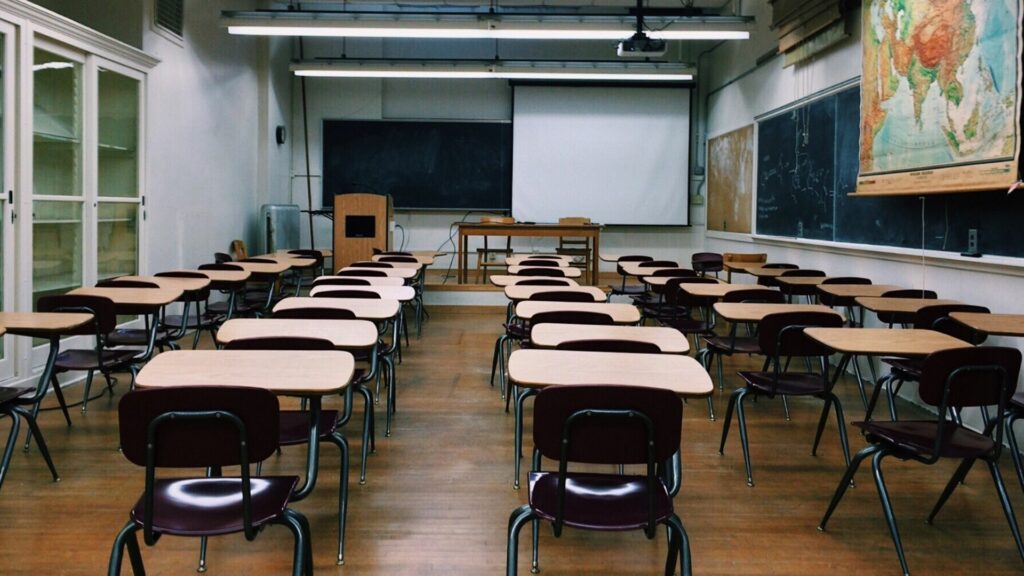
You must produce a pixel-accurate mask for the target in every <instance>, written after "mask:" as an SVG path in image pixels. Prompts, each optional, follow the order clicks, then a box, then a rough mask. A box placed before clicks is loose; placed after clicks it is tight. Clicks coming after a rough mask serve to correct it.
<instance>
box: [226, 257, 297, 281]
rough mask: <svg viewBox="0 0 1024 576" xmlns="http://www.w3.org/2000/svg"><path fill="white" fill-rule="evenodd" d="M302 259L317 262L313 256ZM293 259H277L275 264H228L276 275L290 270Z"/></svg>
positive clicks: (257, 272)
mask: <svg viewBox="0 0 1024 576" xmlns="http://www.w3.org/2000/svg"><path fill="white" fill-rule="evenodd" d="M301 260H303V261H307V262H313V263H315V262H316V260H313V259H311V258H302V259H301ZM291 261H292V259H289V260H284V259H277V260H276V261H275V262H274V263H273V264H271V263H269V262H228V264H231V265H233V266H238V267H240V268H242V269H243V270H246V271H248V272H251V273H253V274H254V275H255V274H264V275H268V276H274V277H276V276H278V275H280V274H281V273H282V272H284V271H285V270H288V269H289V268H291V267H292V265H291V264H290V262H291ZM310 265H312V264H310Z"/></svg>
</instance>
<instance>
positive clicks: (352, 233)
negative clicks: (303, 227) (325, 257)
mask: <svg viewBox="0 0 1024 576" xmlns="http://www.w3.org/2000/svg"><path fill="white" fill-rule="evenodd" d="M393 219H394V209H393V208H392V206H391V196H382V195H380V194H338V195H336V196H335V197H334V268H335V270H338V269H341V268H344V267H345V266H348V265H349V264H351V263H353V262H356V261H359V260H369V259H370V257H371V256H373V249H374V248H377V249H379V250H384V251H386V250H390V249H391V231H390V229H391V221H392V220H393Z"/></svg>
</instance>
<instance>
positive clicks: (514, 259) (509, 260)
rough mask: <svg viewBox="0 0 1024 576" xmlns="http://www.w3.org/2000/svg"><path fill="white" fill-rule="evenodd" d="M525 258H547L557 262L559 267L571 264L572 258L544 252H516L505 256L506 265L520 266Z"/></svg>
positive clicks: (549, 260) (566, 266)
mask: <svg viewBox="0 0 1024 576" xmlns="http://www.w3.org/2000/svg"><path fill="white" fill-rule="evenodd" d="M525 260H547V261H548V262H554V263H556V264H558V267H559V268H568V267H569V266H570V265H571V264H572V258H571V257H568V256H552V255H545V254H516V255H514V256H506V257H505V265H506V266H520V265H522V263H523V261H525Z"/></svg>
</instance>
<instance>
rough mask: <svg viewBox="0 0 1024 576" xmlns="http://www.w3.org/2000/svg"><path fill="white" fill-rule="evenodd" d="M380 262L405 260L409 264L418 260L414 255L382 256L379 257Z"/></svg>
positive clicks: (416, 262)
mask: <svg viewBox="0 0 1024 576" xmlns="http://www.w3.org/2000/svg"><path fill="white" fill-rule="evenodd" d="M377 261H378V262H405V263H407V264H418V263H419V260H417V259H416V258H415V257H413V256H381V257H380V258H378V259H377Z"/></svg>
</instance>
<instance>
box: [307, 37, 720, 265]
mask: <svg viewBox="0 0 1024 576" xmlns="http://www.w3.org/2000/svg"><path fill="white" fill-rule="evenodd" d="M551 49H553V47H552V46H547V45H532V46H531V47H529V50H528V51H527V50H526V49H525V48H523V47H520V46H517V45H515V43H506V44H505V45H503V46H502V50H503V53H502V55H503V57H518V58H542V57H551V52H550V50H551ZM506 50H507V51H509V52H508V53H506V52H504V51H506ZM582 50H590V51H597V52H599V53H602V54H603V53H604V52H602V51H608V52H609V54H607V55H606V56H607V57H609V58H612V57H614V46H611V45H609V46H605V45H604V44H603V43H596V45H593V46H590V47H587V48H583V49H582ZM342 53H345V54H347V55H348V56H349V57H376V56H388V57H396V58H397V57H406V58H410V57H421V58H422V57H427V56H432V57H434V56H436V57H462V58H466V57H482V58H489V57H493V55H494V44H493V43H492V42H483V43H481V42H473V41H460V42H451V43H438V42H432V43H425V42H423V41H411V40H407V41H387V42H382V41H379V40H368V41H348V42H347V43H343V42H341V41H337V40H334V41H307V43H306V46H305V56H306V58H307V59H309V58H312V57H317V56H339V55H341V54H342ZM296 54H297V52H296ZM571 56H572V54H569V55H568V56H567V57H571ZM682 57H684V58H685V57H688V55H682ZM293 85H294V90H293V92H292V102H293V103H294V105H293V114H292V125H293V126H294V131H293V132H294V134H295V137H294V139H293V140H292V142H293V146H292V151H293V153H292V174H293V175H294V176H293V179H292V186H291V195H292V202H294V203H295V204H299V205H300V206H302V207H303V208H305V207H306V205H307V201H306V197H307V191H306V179H305V177H304V174H305V173H306V167H305V156H304V153H305V148H304V142H303V134H302V106H301V102H302V100H301V92H300V80H299V79H294V80H293ZM306 86H307V99H308V106H309V109H308V114H309V136H310V137H309V146H310V148H309V153H310V165H311V170H310V172H311V174H312V175H313V177H312V178H311V179H310V181H311V183H312V189H313V192H312V196H313V206H314V208H319V207H320V184H321V182H320V175H321V174H322V172H321V169H320V166H321V148H320V145H321V141H322V139H321V127H322V123H323V121H324V120H325V119H382V118H401V119H457V120H508V119H511V116H512V88H511V87H510V86H509V85H508V83H507V82H505V81H499V80H462V81H453V80H349V79H307V80H306ZM697 185H698V183H696V182H695V183H691V190H693V189H695V188H696V186H697ZM465 216H466V214H465V212H404V211H403V212H400V213H398V214H397V215H396V223H397V224H399V225H401V226H402V227H403V228H404V229H405V234H406V239H407V243H406V248H408V249H422V250H430V249H436V248H439V247H441V246H442V245H444V244H445V242H446V240H447V239H448V237H449V230H450V226H451V224H452V223H453V222H457V221H459V220H461V219H462V218H464V217H465ZM477 218H478V215H477V214H472V215H470V216H469V219H470V220H475V219H477ZM690 221H691V223H692V224H693V226H692V227H691V228H669V227H611V228H607V229H605V231H604V232H603V233H602V235H601V241H602V242H601V247H602V251H603V252H615V253H619V254H622V253H644V254H650V255H652V256H656V257H658V258H666V259H677V260H679V261H681V262H689V259H690V255H691V254H692V253H693V252H698V251H700V250H702V245H703V223H704V216H703V211H702V210H697V211H693V210H691V216H690ZM306 228H307V227H306V224H305V221H303V226H302V231H303V240H302V242H303V245H305V244H306V243H308V242H309V240H308V238H309V236H308V233H307V229H306ZM314 234H315V240H316V244H317V246H319V247H330V245H331V243H332V234H333V232H332V227H331V222H330V221H329V220H326V219H324V218H318V219H317V222H316V228H315V231H314ZM476 240H479V239H474V244H473V245H472V246H471V250H472V249H474V248H475V247H476V246H477V242H476ZM400 241H401V232H397V233H396V236H395V242H396V243H398V242H400ZM481 245H482V243H481ZM514 246H515V247H516V248H517V249H523V250H530V249H531V248H536V249H538V250H551V249H553V248H554V246H555V240H553V239H547V240H542V239H537V240H534V241H533V242H531V241H530V240H527V239H523V240H522V241H517V242H516V244H514ZM448 249H449V250H450V249H451V245H450V244H449V245H448ZM448 265H449V259H448V258H442V259H439V260H438V261H437V262H436V263H435V266H434V267H435V268H447V267H448ZM604 267H605V269H606V270H614V267H613V266H612V265H610V264H607V263H604Z"/></svg>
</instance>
